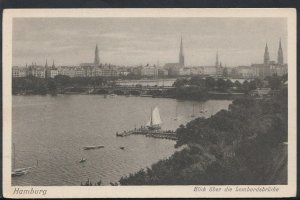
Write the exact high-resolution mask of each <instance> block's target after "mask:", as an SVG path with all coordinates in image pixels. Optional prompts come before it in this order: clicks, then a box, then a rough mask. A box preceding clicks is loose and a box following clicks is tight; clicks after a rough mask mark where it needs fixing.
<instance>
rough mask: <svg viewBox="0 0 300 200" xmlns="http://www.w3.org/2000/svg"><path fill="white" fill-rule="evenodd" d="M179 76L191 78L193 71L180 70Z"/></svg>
mask: <svg viewBox="0 0 300 200" xmlns="http://www.w3.org/2000/svg"><path fill="white" fill-rule="evenodd" d="M178 75H179V76H190V75H191V69H190V68H189V67H184V68H179V74H178Z"/></svg>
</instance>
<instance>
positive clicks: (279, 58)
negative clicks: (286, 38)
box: [277, 38, 283, 65]
mask: <svg viewBox="0 0 300 200" xmlns="http://www.w3.org/2000/svg"><path fill="white" fill-rule="evenodd" d="M277 63H278V64H280V65H283V52H282V47H281V38H280V40H279V48H278V55H277Z"/></svg>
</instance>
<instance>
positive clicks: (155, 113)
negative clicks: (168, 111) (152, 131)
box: [146, 107, 162, 126]
mask: <svg viewBox="0 0 300 200" xmlns="http://www.w3.org/2000/svg"><path fill="white" fill-rule="evenodd" d="M161 123H162V121H161V119H160V115H159V110H158V107H155V108H154V109H153V110H152V114H151V119H150V121H149V122H148V123H147V124H146V125H147V126H155V125H156V126H157V125H160V124H161Z"/></svg>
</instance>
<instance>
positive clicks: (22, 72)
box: [12, 66, 27, 78]
mask: <svg viewBox="0 0 300 200" xmlns="http://www.w3.org/2000/svg"><path fill="white" fill-rule="evenodd" d="M26 76H27V69H26V68H25V67H18V66H13V67H12V77H13V78H17V77H26Z"/></svg>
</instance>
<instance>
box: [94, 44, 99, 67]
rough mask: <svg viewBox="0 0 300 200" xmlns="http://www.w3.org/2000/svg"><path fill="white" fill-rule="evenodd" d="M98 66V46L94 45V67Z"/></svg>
mask: <svg viewBox="0 0 300 200" xmlns="http://www.w3.org/2000/svg"><path fill="white" fill-rule="evenodd" d="M99 64H100V58H99V51H98V44H96V48H95V60H94V65H95V66H99Z"/></svg>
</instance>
